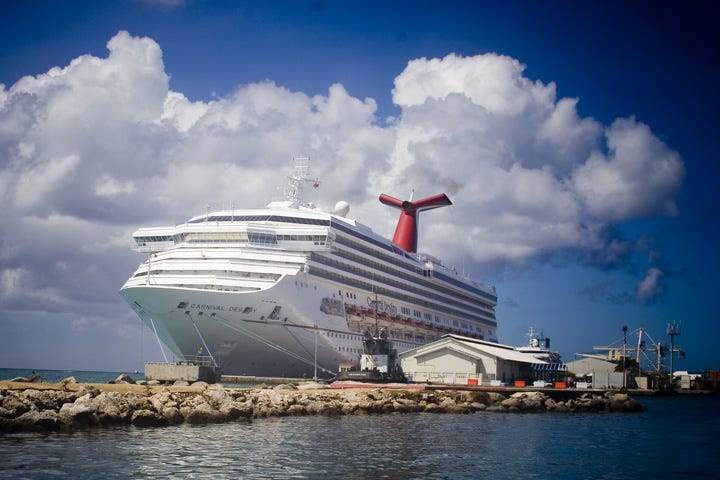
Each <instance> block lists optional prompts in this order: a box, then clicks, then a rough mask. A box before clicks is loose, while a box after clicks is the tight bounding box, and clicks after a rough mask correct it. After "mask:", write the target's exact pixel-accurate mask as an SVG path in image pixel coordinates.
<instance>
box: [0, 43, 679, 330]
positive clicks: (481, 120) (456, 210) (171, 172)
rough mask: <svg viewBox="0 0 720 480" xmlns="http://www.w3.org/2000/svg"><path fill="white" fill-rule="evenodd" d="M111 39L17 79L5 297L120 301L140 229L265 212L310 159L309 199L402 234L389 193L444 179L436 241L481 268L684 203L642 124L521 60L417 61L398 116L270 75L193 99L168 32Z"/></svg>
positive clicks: (425, 242) (38, 304) (85, 305)
mask: <svg viewBox="0 0 720 480" xmlns="http://www.w3.org/2000/svg"><path fill="white" fill-rule="evenodd" d="M107 46H108V51H109V53H108V56H107V57H105V58H98V57H93V56H89V55H85V56H80V57H78V58H76V59H74V60H73V61H72V62H70V64H69V65H68V66H65V67H55V68H53V69H51V70H50V71H48V72H47V73H45V74H42V75H37V76H35V77H24V78H23V79H21V80H20V81H18V82H17V83H16V84H15V85H12V86H11V87H10V88H9V89H8V90H6V89H5V87H4V86H3V87H1V88H0V201H2V204H3V207H4V208H3V209H2V210H1V211H0V222H2V224H3V230H2V233H1V234H0V267H2V271H3V272H4V273H3V275H4V276H3V279H2V282H3V295H2V297H1V298H0V306H1V307H3V308H6V309H10V308H12V309H22V308H31V307H29V305H31V304H32V308H39V309H45V310H48V311H52V310H60V311H64V312H82V315H77V318H83V316H84V318H99V317H101V316H102V315H104V314H105V313H106V311H107V310H108V309H110V308H112V307H111V306H114V308H116V309H117V308H118V306H122V301H121V300H120V299H119V297H118V296H117V294H116V290H117V289H118V288H119V287H120V285H122V283H123V282H124V280H125V279H126V277H127V276H128V275H129V274H130V273H131V271H132V269H133V268H134V266H135V264H136V263H137V262H139V261H140V258H139V257H138V256H137V255H136V254H134V253H133V252H131V250H130V244H131V239H130V233H131V232H132V230H133V229H134V228H136V227H138V226H141V225H149V224H150V225H152V224H164V223H174V222H179V221H183V220H185V219H187V218H188V217H189V216H190V215H193V214H197V213H200V212H202V211H204V209H205V206H206V205H207V204H208V203H209V202H234V203H235V204H236V205H242V206H244V207H260V206H262V205H263V204H264V203H265V202H266V201H268V200H270V199H271V197H272V196H273V194H274V193H275V192H276V186H280V185H282V182H283V178H284V175H285V174H286V173H287V171H288V169H289V167H290V164H291V159H292V156H293V155H303V154H306V155H309V156H310V157H311V158H312V169H313V171H314V173H315V174H317V175H318V176H319V177H320V178H321V179H322V180H323V183H322V187H321V189H319V190H317V191H311V192H308V194H309V195H314V198H309V199H311V200H313V201H314V202H315V203H317V204H318V205H320V206H324V207H326V208H332V206H334V204H335V202H336V201H338V200H341V199H343V200H347V201H349V202H350V203H351V208H352V210H351V211H352V212H353V215H355V216H356V217H357V218H358V219H359V220H360V221H362V222H364V223H368V224H372V226H373V227H374V228H375V229H376V230H377V231H378V232H379V233H382V234H386V235H388V236H391V235H392V232H393V229H394V223H395V220H396V218H397V212H394V211H391V210H389V209H388V208H387V207H385V206H383V205H380V204H379V202H378V201H377V196H378V194H379V193H381V192H384V193H388V194H390V195H393V196H397V197H407V196H408V195H409V194H410V192H411V191H412V190H413V189H414V190H415V192H416V193H415V197H416V198H420V197H422V196H425V195H431V194H434V193H438V192H441V191H445V192H446V193H447V194H448V195H449V196H450V197H451V199H452V200H453V202H454V206H452V207H450V209H440V210H435V211H432V212H426V213H423V216H422V219H421V232H422V233H421V239H420V248H421V249H422V250H425V251H428V252H430V253H433V254H437V255H438V256H442V257H444V258H446V259H447V260H448V262H450V263H456V264H459V263H460V262H461V261H463V259H464V260H466V261H469V262H470V263H471V264H472V266H469V268H468V270H472V269H473V268H474V269H476V270H480V266H481V265H483V264H486V263H488V262H498V261H500V262H505V261H510V262H516V263H517V262H523V261H525V260H528V259H531V258H533V257H534V256H537V255H545V254H547V253H552V252H555V251H558V250H563V249H578V250H583V251H601V250H603V249H604V248H605V246H606V245H608V246H609V247H612V246H613V244H612V243H608V239H607V238H605V233H604V232H606V231H607V227H608V226H611V225H612V224H613V222H617V221H620V220H625V219H631V218H636V217H638V216H646V215H653V214H672V213H674V212H675V208H674V198H675V195H677V192H678V191H679V188H680V184H681V182H682V174H683V164H682V160H681V159H680V157H679V156H678V154H677V153H676V152H673V151H672V150H671V149H669V148H668V147H667V146H666V145H664V144H663V143H662V142H661V141H660V140H658V139H657V138H656V137H655V136H653V134H652V132H651V131H650V129H649V128H648V127H647V126H645V125H643V124H641V123H639V122H637V121H635V120H633V119H625V120H618V121H616V122H615V123H614V124H613V125H612V126H610V127H608V128H605V127H603V126H602V125H600V124H599V123H598V122H596V121H595V120H593V119H590V118H580V117H579V116H578V113H577V110H576V105H577V100H576V99H560V100H557V99H556V98H555V96H556V91H555V86H554V84H552V83H551V84H548V85H545V84H543V83H541V82H539V81H532V80H530V79H528V78H526V77H525V76H523V70H524V67H523V66H522V65H521V64H520V63H519V62H518V61H517V60H515V59H512V58H509V57H504V56H499V55H493V54H488V55H481V56H476V57H461V56H457V55H450V56H447V57H445V58H443V59H429V60H428V59H419V60H414V61H411V62H409V63H408V66H407V68H406V69H405V70H404V71H403V72H400V74H399V76H398V77H397V79H396V81H395V89H394V91H393V95H394V99H395V101H396V102H397V103H398V104H399V105H400V106H401V107H402V113H401V115H400V116H398V118H396V119H395V121H394V123H393V124H392V125H386V126H380V125H378V124H377V122H376V118H375V114H376V108H377V106H376V104H375V101H374V100H372V99H365V100H360V99H357V98H354V97H352V96H351V95H350V94H349V93H348V92H347V90H346V89H345V88H344V87H343V86H342V85H340V84H334V85H331V86H330V87H329V89H328V92H327V94H326V95H315V96H312V97H311V96H309V95H307V94H305V93H303V92H293V91H290V90H288V89H287V88H284V87H282V86H278V85H276V84H275V83H273V82H271V81H263V82H259V83H253V84H249V85H243V86H239V87H238V88H237V89H236V90H235V91H234V92H233V93H232V94H231V95H229V96H227V97H225V98H218V99H215V100H213V101H210V102H190V101H189V100H188V99H187V98H186V97H185V95H184V94H183V93H181V92H173V91H171V90H169V87H168V75H167V74H166V72H165V70H164V65H163V62H162V51H161V49H160V47H159V45H157V43H155V42H154V41H153V40H151V39H148V38H138V37H132V36H130V35H129V34H128V33H126V32H120V33H118V34H117V35H116V36H114V37H113V38H112V39H111V40H110V41H109V42H108V44H107ZM604 144H607V148H606V149H604V150H603V149H602V148H601V146H602V145H604ZM640 172H644V173H645V176H642V175H640ZM647 172H650V173H651V175H647ZM608 250H613V249H612V248H609V249H608ZM615 250H617V249H614V250H613V251H615ZM616 257H617V255H613V258H616ZM69 272H72V274H69ZM18 285H22V288H17V286H18ZM29 292H35V293H33V294H32V295H31V294H30V293H29ZM33 295H35V296H34V297H33ZM31 297H32V298H31Z"/></svg>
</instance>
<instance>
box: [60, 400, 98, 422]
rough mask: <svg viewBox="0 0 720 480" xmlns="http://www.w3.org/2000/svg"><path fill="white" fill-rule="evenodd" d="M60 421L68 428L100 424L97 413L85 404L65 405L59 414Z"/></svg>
mask: <svg viewBox="0 0 720 480" xmlns="http://www.w3.org/2000/svg"><path fill="white" fill-rule="evenodd" d="M58 421H59V422H60V423H61V424H62V425H63V426H66V427H72V428H75V427H89V426H94V425H97V424H98V423H100V421H99V419H98V417H97V415H95V412H94V411H93V410H92V408H90V406H88V405H87V404H84V403H65V404H63V406H62V407H61V408H60V412H58Z"/></svg>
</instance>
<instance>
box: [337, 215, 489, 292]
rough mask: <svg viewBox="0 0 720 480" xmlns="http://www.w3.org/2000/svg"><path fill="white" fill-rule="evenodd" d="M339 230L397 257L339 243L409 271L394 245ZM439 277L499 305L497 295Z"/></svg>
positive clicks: (359, 245)
mask: <svg viewBox="0 0 720 480" xmlns="http://www.w3.org/2000/svg"><path fill="white" fill-rule="evenodd" d="M332 225H333V227H339V226H340V225H339V224H338V222H335V221H333V224H332ZM339 229H340V230H342V231H343V232H345V233H348V234H350V235H352V236H353V237H357V238H359V239H361V240H364V241H365V242H368V243H370V244H372V245H375V246H379V247H381V248H383V249H384V250H386V251H388V250H389V251H391V252H394V253H395V255H388V254H386V253H385V252H378V251H377V250H374V249H370V248H368V247H366V246H365V244H360V243H358V242H355V241H353V240H350V239H341V238H340V237H338V241H339V243H343V244H347V245H348V246H350V247H352V248H354V249H356V250H359V251H361V252H364V253H367V254H369V255H372V256H374V257H380V258H382V259H383V261H386V262H390V263H392V264H394V265H397V266H399V267H401V268H403V269H407V268H408V265H407V263H406V262H403V261H402V260H400V259H399V258H398V256H397V254H401V253H402V252H401V251H397V249H396V248H394V245H393V248H391V249H388V247H387V246H386V245H382V244H380V243H379V242H377V241H375V240H372V239H370V238H368V237H366V236H365V235H362V234H359V233H357V232H354V231H352V230H350V229H348V228H347V227H345V228H339ZM402 256H403V257H405V258H407V259H410V260H412V261H413V262H417V260H416V259H415V258H413V257H411V256H409V255H407V254H403V255H402ZM418 273H419V272H418ZM437 277H438V278H442V279H443V280H445V281H446V282H448V283H451V284H453V285H455V286H456V287H459V288H462V289H464V290H470V291H471V292H473V293H475V294H477V295H480V296H481V297H483V298H486V299H487V300H490V301H491V302H493V303H497V295H491V294H489V293H487V292H485V291H484V290H482V289H480V288H478V287H475V286H473V285H468V284H467V283H464V282H461V281H460V280H458V279H456V278H452V277H450V276H447V275H444V274H441V273H437Z"/></svg>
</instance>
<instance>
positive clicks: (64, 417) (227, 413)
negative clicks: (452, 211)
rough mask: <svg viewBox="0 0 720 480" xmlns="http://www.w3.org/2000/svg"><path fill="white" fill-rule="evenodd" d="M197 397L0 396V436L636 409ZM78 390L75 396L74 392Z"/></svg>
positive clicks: (292, 394) (372, 397)
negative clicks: (267, 421)
mask: <svg viewBox="0 0 720 480" xmlns="http://www.w3.org/2000/svg"><path fill="white" fill-rule="evenodd" d="M196 385H199V386H201V387H203V388H202V389H201V392H198V391H197V389H195V391H192V392H191V391H188V390H187V389H174V388H173V387H164V388H162V389H158V388H157V387H155V388H154V389H151V387H147V388H146V389H145V390H144V391H141V392H135V391H133V390H134V389H133V390H131V389H129V388H128V389H121V390H122V391H124V393H120V392H119V391H117V390H116V389H110V390H107V389H101V388H97V387H95V386H92V385H88V384H83V385H80V386H79V388H77V387H76V388H73V389H69V388H67V387H66V386H65V385H64V386H63V390H57V389H42V390H40V389H35V388H26V389H24V390H0V431H3V432H5V431H33V430H38V431H40V430H59V429H75V428H83V427H92V426H104V425H130V424H133V425H138V426H164V425H173V424H178V423H183V422H186V423H189V424H204V423H218V422H228V421H237V420H241V419H251V418H260V417H271V416H287V415H329V416H330V415H368V414H378V413H403V412H428V413H456V414H458V413H463V414H468V413H471V412H478V411H488V412H513V413H530V412H574V411H580V412H635V411H641V410H643V407H642V405H641V404H640V403H638V402H637V401H635V400H634V399H631V398H629V397H628V396H627V395H626V394H624V393H622V394H617V393H610V394H607V395H605V396H601V395H595V394H588V393H586V394H583V395H582V396H581V397H576V398H574V399H568V400H566V401H564V402H562V401H555V400H553V399H551V398H549V397H548V396H547V395H545V394H544V393H542V392H517V393H514V394H513V395H511V396H510V397H509V398H505V397H504V396H503V395H501V394H499V393H498V392H478V391H456V390H433V391H419V390H404V389H390V388H371V389H368V388H358V389H347V390H335V389H332V390H328V389H326V388H323V389H315V390H313V389H309V388H300V389H298V388H295V386H294V385H290V384H283V385H280V386H277V387H275V388H273V389H268V388H266V389H258V388H255V389H227V388H225V387H223V386H222V385H217V384H214V385H207V384H204V382H203V383H200V384H196ZM75 390H77V391H75Z"/></svg>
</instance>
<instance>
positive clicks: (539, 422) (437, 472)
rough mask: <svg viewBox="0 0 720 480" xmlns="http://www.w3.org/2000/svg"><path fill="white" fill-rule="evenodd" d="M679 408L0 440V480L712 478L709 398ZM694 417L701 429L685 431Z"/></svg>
mask: <svg viewBox="0 0 720 480" xmlns="http://www.w3.org/2000/svg"><path fill="white" fill-rule="evenodd" d="M679 401H680V404H681V406H677V407H673V404H675V403H677V401H676V400H674V399H648V401H647V403H649V404H650V405H649V406H650V408H649V410H648V411H647V412H644V413H640V414H494V413H475V414H469V415H441V414H399V415H370V416H347V417H285V418H275V419H260V420H253V421H252V422H238V423H232V424H222V425H205V426H190V425H182V426H176V427H166V428H137V427H120V428H112V429H107V428H106V429H99V430H87V431H80V432H75V433H71V434H61V433H52V434H26V433H24V434H1V435H0V452H1V455H0V478H230V477H234V478H274V479H275V478H285V479H288V478H319V477H324V478H328V479H330V478H349V479H361V478H392V479H396V478H398V479H404V478H453V479H455V478H492V479H493V480H496V479H516V478H539V479H540V478H553V479H562V478H567V479H576V478H612V479H622V478H628V479H629V478H639V477H644V476H652V477H654V478H684V477H687V476H689V475H696V474H701V475H702V472H705V473H706V474H707V473H709V472H713V471H715V470H714V469H712V468H713V467H712V464H713V462H712V460H711V459H712V458H714V455H716V453H714V452H716V451H717V449H718V447H719V446H720V426H719V422H718V420H717V415H716V414H715V411H716V410H715V409H716V408H717V407H718V406H719V402H718V400H717V397H716V398H702V399H693V400H690V404H688V403H687V401H685V399H679ZM693 402H696V403H697V404H695V403H693ZM698 402H699V403H698ZM643 403H646V402H645V401H643ZM680 409H682V410H680ZM698 410H700V412H705V413H707V415H709V416H707V417H703V414H702V413H698ZM678 412H680V413H678ZM700 419H704V420H703V424H702V425H698V422H696V421H693V420H700ZM689 422H690V424H688V423H689ZM668 435H670V439H671V440H672V442H673V443H672V445H671V444H669V443H666V441H665V439H666V438H668ZM703 459H704V460H703ZM703 462H705V463H704V464H703ZM708 469H709V470H708Z"/></svg>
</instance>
